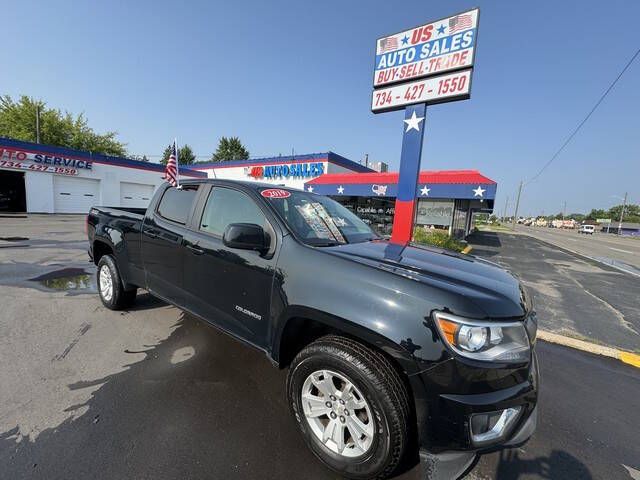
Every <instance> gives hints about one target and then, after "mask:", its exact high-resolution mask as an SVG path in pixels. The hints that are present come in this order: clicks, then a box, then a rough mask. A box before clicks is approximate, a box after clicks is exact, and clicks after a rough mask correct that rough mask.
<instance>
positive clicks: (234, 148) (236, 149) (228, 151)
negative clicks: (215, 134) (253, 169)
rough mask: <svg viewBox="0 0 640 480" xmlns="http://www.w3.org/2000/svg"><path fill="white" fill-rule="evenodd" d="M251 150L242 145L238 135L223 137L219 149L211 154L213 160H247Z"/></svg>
mask: <svg viewBox="0 0 640 480" xmlns="http://www.w3.org/2000/svg"><path fill="white" fill-rule="evenodd" d="M248 158H249V151H248V150H247V149H246V148H245V147H244V145H242V142H241V141H240V139H239V138H238V137H229V138H227V137H222V138H221V139H220V141H219V142H218V149H217V150H216V151H215V153H214V154H213V155H212V156H211V161H213V162H226V161H228V160H247V159H248Z"/></svg>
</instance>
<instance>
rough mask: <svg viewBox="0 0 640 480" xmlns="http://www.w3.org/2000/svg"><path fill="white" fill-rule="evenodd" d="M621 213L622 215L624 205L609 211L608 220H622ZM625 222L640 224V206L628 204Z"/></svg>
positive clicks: (625, 209)
mask: <svg viewBox="0 0 640 480" xmlns="http://www.w3.org/2000/svg"><path fill="white" fill-rule="evenodd" d="M620 213H622V204H620V205H616V206H615V207H611V208H610V209H609V213H608V215H607V218H611V219H612V220H614V221H618V220H620ZM622 220H623V221H624V222H634V223H635V222H640V205H634V204H633V203H631V204H628V205H627V206H626V207H625V208H624V217H623V219H622Z"/></svg>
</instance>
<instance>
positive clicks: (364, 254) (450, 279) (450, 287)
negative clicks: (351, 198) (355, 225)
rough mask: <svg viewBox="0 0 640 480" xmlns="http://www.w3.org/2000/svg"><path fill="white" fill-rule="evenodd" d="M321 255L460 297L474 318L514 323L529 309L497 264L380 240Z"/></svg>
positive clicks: (512, 280) (512, 279)
mask: <svg viewBox="0 0 640 480" xmlns="http://www.w3.org/2000/svg"><path fill="white" fill-rule="evenodd" d="M323 250H326V251H327V252H328V253H330V254H333V255H337V256H340V257H342V258H345V259H348V260H351V261H355V262H359V263H363V264H366V265H369V266H371V267H374V268H377V269H381V270H386V271H388V272H391V273H394V274H397V275H400V276H403V277H405V278H410V279H412V280H414V281H418V282H421V283H423V284H425V285H429V286H430V287H433V288H436V289H438V290H441V291H446V292H449V293H452V294H457V295H461V296H463V297H464V299H465V300H467V301H469V302H472V303H473V304H474V305H475V306H476V307H477V309H480V310H481V311H480V312H478V314H477V316H478V317H481V316H482V314H484V316H485V317H487V318H518V317H523V316H524V315H526V314H527V312H528V311H529V310H530V309H531V304H530V299H529V298H527V296H526V294H525V291H524V289H523V288H522V286H521V285H520V282H519V281H518V279H517V278H515V276H514V275H513V274H511V273H510V272H508V271H507V270H505V269H503V268H502V267H500V266H499V265H497V264H495V263H492V262H489V261H487V260H483V259H481V258H478V257H474V256H471V255H462V254H458V253H456V252H453V251H451V250H446V249H440V248H437V247H426V246H417V245H407V246H405V247H403V246H398V245H395V244H392V243H389V242H387V241H383V240H372V241H370V242H362V243H353V244H346V245H339V246H335V247H325V248H323ZM477 309H476V310H477ZM452 311H453V313H456V312H455V311H454V310H453V309H452Z"/></svg>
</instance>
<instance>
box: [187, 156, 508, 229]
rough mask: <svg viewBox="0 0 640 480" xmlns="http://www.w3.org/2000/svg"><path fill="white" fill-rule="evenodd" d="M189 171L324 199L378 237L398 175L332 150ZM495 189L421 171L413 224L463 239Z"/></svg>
mask: <svg viewBox="0 0 640 480" xmlns="http://www.w3.org/2000/svg"><path fill="white" fill-rule="evenodd" d="M194 168H195V169H197V170H200V171H202V172H206V173H207V175H208V176H209V177H210V178H226V179H234V180H244V181H255V182H266V183H271V184H273V185H280V186H287V187H293V188H297V189H304V190H306V191H308V192H313V193H318V194H321V195H327V196H330V197H331V198H333V199H334V200H336V201H338V202H340V203H341V204H343V205H344V206H346V207H347V208H349V209H350V210H352V211H353V212H354V213H356V214H357V215H358V216H359V217H360V218H362V219H363V220H364V221H365V222H367V223H368V224H369V225H371V227H373V228H374V229H375V230H376V231H377V232H378V233H380V234H383V235H388V234H390V233H391V227H392V225H393V217H394V214H395V205H394V204H395V197H396V194H397V190H398V173H397V172H377V171H374V170H372V169H370V168H367V167H365V166H363V165H361V164H359V163H357V162H353V161H351V160H348V159H346V158H344V157H342V156H340V155H337V154H335V153H333V152H327V153H314V154H309V155H298V156H287V157H272V158H260V159H252V160H239V161H231V162H222V163H218V162H216V163H208V164H199V165H197V166H195V167H194ZM496 189H497V184H496V182H495V181H493V180H491V179H490V178H488V177H486V176H484V175H483V174H481V173H480V172H478V171H477V170H443V171H423V172H420V177H419V182H418V188H417V189H416V194H415V195H416V199H417V200H418V201H417V208H416V214H415V215H416V217H415V223H416V225H417V226H423V227H425V228H429V229H440V230H445V231H448V232H450V233H451V234H452V235H454V236H456V237H459V238H460V237H464V236H466V235H467V234H468V233H469V232H470V231H471V228H472V218H473V214H474V213H476V212H488V213H490V212H491V211H493V204H494V200H495V196H496Z"/></svg>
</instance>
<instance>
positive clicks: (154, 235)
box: [142, 230, 158, 238]
mask: <svg viewBox="0 0 640 480" xmlns="http://www.w3.org/2000/svg"><path fill="white" fill-rule="evenodd" d="M142 233H144V234H145V235H146V236H147V237H149V238H158V233H157V232H156V231H155V230H143V232H142Z"/></svg>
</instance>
